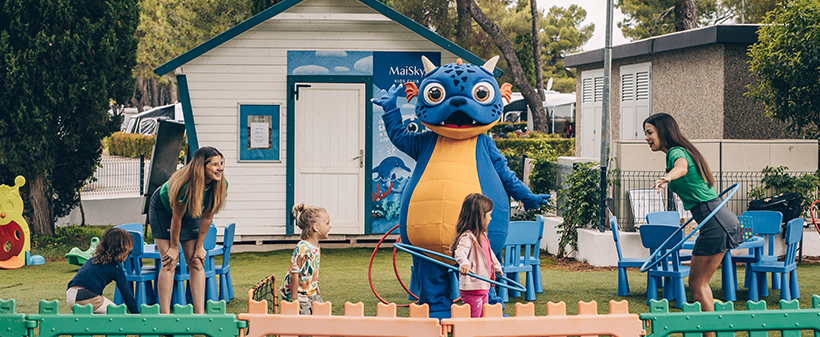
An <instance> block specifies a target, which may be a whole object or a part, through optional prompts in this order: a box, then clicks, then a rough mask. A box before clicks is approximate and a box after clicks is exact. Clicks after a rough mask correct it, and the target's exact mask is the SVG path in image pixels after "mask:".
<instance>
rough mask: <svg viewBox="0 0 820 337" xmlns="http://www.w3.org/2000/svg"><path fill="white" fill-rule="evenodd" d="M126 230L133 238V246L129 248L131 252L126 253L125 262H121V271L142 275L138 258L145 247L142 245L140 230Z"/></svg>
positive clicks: (140, 262) (140, 261)
mask: <svg viewBox="0 0 820 337" xmlns="http://www.w3.org/2000/svg"><path fill="white" fill-rule="evenodd" d="M138 225H139V224H138ZM141 226H142V225H140V227H141ZM127 232H128V234H131V238H132V239H133V240H134V248H132V249H131V253H130V254H128V257H127V258H126V259H125V262H123V267H124V268H123V271H124V272H125V274H126V275H142V260H140V258H139V256H140V255H142V253H143V251H144V248H145V247H143V245H144V243H143V240H142V232H141V231H133V230H128V231H127Z"/></svg>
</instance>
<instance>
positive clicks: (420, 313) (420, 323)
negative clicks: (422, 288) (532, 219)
mask: <svg viewBox="0 0 820 337" xmlns="http://www.w3.org/2000/svg"><path fill="white" fill-rule="evenodd" d="M331 305H332V304H331V303H330V302H325V303H316V302H314V303H313V315H310V316H307V315H299V303H298V302H288V301H282V302H280V310H279V312H280V313H279V314H268V313H267V312H268V311H267V310H268V309H267V307H268V305H267V303H266V301H261V302H257V301H253V300H251V301H250V302H248V313H242V314H238V315H237V316H238V318H239V320H244V321H248V334H247V337H263V336H266V335H280V336H283V337H284V336H289V335H293V336H296V335H300V336H305V335H309V336H374V337H375V336H383V337H441V336H442V331H441V325H439V322H438V320H437V319H435V318H430V317H429V309H428V307H427V305H426V304H425V305H421V306H419V305H415V304H413V305H411V306H410V317H396V304H394V303H391V304H389V305H388V304H382V303H379V304H378V307H377V308H376V316H375V317H365V316H364V304H362V303H361V302H359V303H355V304H354V303H350V302H348V303H345V314H344V316H332V315H331ZM636 317H637V316H636Z"/></svg>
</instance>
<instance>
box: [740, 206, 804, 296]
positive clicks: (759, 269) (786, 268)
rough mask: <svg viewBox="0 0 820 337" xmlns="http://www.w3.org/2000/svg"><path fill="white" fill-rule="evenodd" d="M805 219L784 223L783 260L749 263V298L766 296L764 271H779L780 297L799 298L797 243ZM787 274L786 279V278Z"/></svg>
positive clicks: (801, 235) (767, 291)
mask: <svg viewBox="0 0 820 337" xmlns="http://www.w3.org/2000/svg"><path fill="white" fill-rule="evenodd" d="M805 223H806V219H803V218H794V219H792V220H790V221H789V223H788V224H786V238H785V241H786V256H785V257H784V258H783V261H766V260H764V261H760V262H755V263H752V264H751V265H749V268H750V269H751V271H752V274H753V275H752V279H751V280H750V282H749V284H750V286H749V300H750V301H758V300H759V296H768V293H769V289H768V288H764V287H765V284H766V283H765V282H766V281H765V280H766V273H780V283H781V287H780V288H781V289H780V299H781V300H786V301H791V300H792V299H796V298H800V286H799V284H798V283H797V262H795V257H796V255H797V245H798V244H799V243H800V239H801V238H802V237H803V225H804V224H805ZM787 275H788V280H787Z"/></svg>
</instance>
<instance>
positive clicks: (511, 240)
mask: <svg viewBox="0 0 820 337" xmlns="http://www.w3.org/2000/svg"><path fill="white" fill-rule="evenodd" d="M538 227H539V222H538V221H513V222H510V226H509V232H508V233H507V240H506V241H505V242H504V261H502V262H501V263H502V264H503V265H504V267H505V271H506V270H507V268H508V267H521V266H524V265H526V266H529V261H526V259H522V258H521V257H522V256H525V257H529V256H532V253H533V250H534V249H538V248H537V247H536V246H535V245H536V244H538V242H539V239H538V235H537V233H538V232H539V229H538ZM540 227H541V230H542V231H543V227H544V226H543V223H542V224H541V226H540Z"/></svg>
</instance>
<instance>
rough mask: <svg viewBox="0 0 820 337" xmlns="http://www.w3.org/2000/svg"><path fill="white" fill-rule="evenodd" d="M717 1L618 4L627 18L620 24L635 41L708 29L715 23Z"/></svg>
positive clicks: (630, 0) (659, 0) (619, 1)
mask: <svg viewBox="0 0 820 337" xmlns="http://www.w3.org/2000/svg"><path fill="white" fill-rule="evenodd" d="M717 5H718V4H717V0H699V1H697V0H654V1H644V0H617V2H616V4H615V7H617V8H620V9H621V12H622V13H624V15H625V18H624V20H623V21H621V22H619V23H618V27H620V28H621V31H622V32H623V34H624V36H625V37H628V38H631V39H633V40H640V39H645V38H648V37H652V36H658V35H664V34H668V33H672V32H676V31H681V30H686V29H692V28H695V27H698V26H703V25H708V24H710V23H713V22H714V20H715V13H716V10H717Z"/></svg>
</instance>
